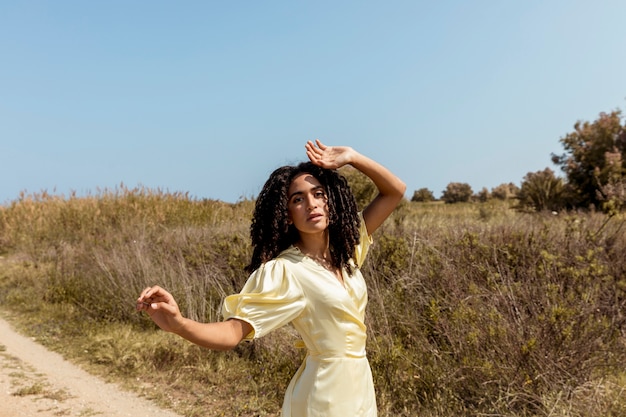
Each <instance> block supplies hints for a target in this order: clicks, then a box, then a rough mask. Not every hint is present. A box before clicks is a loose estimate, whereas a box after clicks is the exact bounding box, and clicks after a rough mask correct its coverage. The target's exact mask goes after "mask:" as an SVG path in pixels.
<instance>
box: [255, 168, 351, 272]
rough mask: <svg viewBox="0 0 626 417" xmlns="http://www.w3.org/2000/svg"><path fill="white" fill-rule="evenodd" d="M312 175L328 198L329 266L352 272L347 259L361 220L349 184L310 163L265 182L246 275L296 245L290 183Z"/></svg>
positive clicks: (279, 172)
mask: <svg viewBox="0 0 626 417" xmlns="http://www.w3.org/2000/svg"><path fill="white" fill-rule="evenodd" d="M304 173H306V174H310V175H313V176H314V177H315V178H317V180H318V181H319V182H320V183H321V184H322V186H323V187H324V189H325V190H326V194H327V196H328V212H329V225H328V234H329V240H330V255H331V261H332V265H333V266H334V267H336V268H344V267H345V268H346V269H347V271H348V273H349V274H352V273H353V272H354V270H353V267H352V266H351V264H350V263H349V260H350V259H351V258H353V257H354V250H355V247H356V246H357V245H358V244H359V227H360V220H359V216H358V212H357V205H356V201H355V198H354V195H353V194H352V190H351V189H350V186H349V185H348V181H347V180H346V179H345V178H344V177H343V176H342V175H341V174H339V173H338V172H337V171H335V170H330V169H325V168H321V167H319V166H317V165H315V164H313V163H311V162H302V163H301V164H299V165H297V166H284V167H281V168H278V169H276V170H275V171H274V172H273V173H272V174H271V175H270V177H269V179H268V180H267V181H266V182H265V185H264V186H263V189H262V190H261V193H260V194H259V196H258V198H257V200H256V204H255V207H254V215H253V217H252V224H251V225H250V239H251V243H252V249H253V250H252V260H251V261H250V264H249V265H248V266H247V267H246V268H245V270H246V271H247V272H249V273H251V272H253V271H254V270H256V269H257V268H258V267H260V266H261V264H263V263H265V262H267V261H269V260H271V259H273V258H275V257H276V256H278V254H279V253H280V252H282V251H283V250H285V249H287V248H288V247H289V246H290V245H293V244H294V243H296V242H297V241H298V239H299V234H298V230H297V229H296V228H295V226H294V225H293V224H290V222H289V217H288V209H287V203H288V200H289V197H288V191H289V186H290V185H291V181H292V180H293V179H294V178H295V177H297V176H298V175H300V174H304Z"/></svg>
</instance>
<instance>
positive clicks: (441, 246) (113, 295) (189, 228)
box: [0, 188, 626, 417]
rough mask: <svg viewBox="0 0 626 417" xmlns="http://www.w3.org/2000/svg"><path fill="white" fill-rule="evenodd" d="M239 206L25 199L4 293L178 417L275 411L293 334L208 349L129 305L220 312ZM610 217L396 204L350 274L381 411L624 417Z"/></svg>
mask: <svg viewBox="0 0 626 417" xmlns="http://www.w3.org/2000/svg"><path fill="white" fill-rule="evenodd" d="M251 210H252V202H250V201H242V202H241V203H238V204H225V203H221V202H216V201H204V200H203V201H195V200H190V199H189V198H188V197H187V196H186V195H180V194H174V195H170V194H165V193H162V192H159V191H151V190H145V189H134V190H128V189H124V188H121V189H118V190H115V191H105V192H102V193H100V194H98V195H96V196H92V197H83V198H77V197H75V196H70V198H60V197H55V196H50V195H47V194H45V193H44V194H41V195H31V196H26V195H23V196H21V197H20V199H18V200H17V201H16V202H14V203H12V204H11V205H9V206H7V207H4V208H1V209H0V254H4V256H5V257H6V259H5V261H6V260H7V259H11V262H4V263H3V264H2V268H1V270H0V290H1V292H0V300H1V301H2V304H3V305H4V306H6V308H8V309H10V310H11V311H13V312H16V313H19V314H14V316H13V317H14V320H17V321H21V322H22V324H23V325H24V327H25V328H27V329H28V331H30V332H32V333H33V334H34V335H36V336H37V337H38V338H39V339H40V340H43V342H44V343H46V344H47V345H49V346H51V347H53V348H55V349H56V350H59V351H63V352H64V353H65V354H66V355H67V356H70V357H73V358H74V360H77V361H82V362H89V364H90V366H92V367H93V368H94V371H95V372H99V373H100V374H103V375H106V376H107V377H109V378H115V379H119V380H126V381H128V385H129V386H136V385H137V379H138V378H139V379H140V380H141V385H140V386H139V389H140V390H141V392H142V393H143V394H144V395H146V396H148V397H150V398H155V399H157V400H159V401H160V402H161V403H162V404H165V405H169V406H174V405H175V406H176V407H177V409H178V410H183V411H184V413H185V414H186V415H188V416H198V415H210V416H218V415H222V414H220V413H223V410H224V405H225V404H226V405H228V410H229V411H228V415H230V416H275V415H278V410H279V408H280V402H281V398H282V392H284V389H285V387H286V385H287V383H288V381H289V379H290V377H291V375H292V374H293V372H294V371H295V369H296V368H297V366H298V365H299V362H300V360H301V355H302V353H301V352H299V351H298V350H297V349H295V348H294V347H293V345H292V343H293V341H294V336H293V334H292V333H291V331H290V329H284V331H279V332H276V333H274V334H272V335H270V336H268V337H267V338H264V339H262V340H259V341H257V342H255V343H253V344H242V345H241V346H240V347H238V348H237V349H236V350H235V351H232V352H227V353H217V352H209V351H206V350H203V349H200V348H198V347H196V346H193V345H191V344H189V343H187V342H185V341H182V340H180V339H178V338H176V337H174V336H171V335H168V334H165V333H163V332H160V331H156V330H155V328H154V325H153V324H151V323H150V322H149V321H148V320H147V319H146V318H145V317H144V316H141V315H138V314H136V313H135V312H134V299H135V298H136V296H137V294H138V292H139V290H140V289H141V288H143V287H144V286H146V285H150V284H153V283H159V284H162V285H164V286H166V287H167V288H169V289H170V290H171V291H172V292H173V293H174V294H175V295H176V297H177V299H178V301H179V304H180V305H181V308H182V309H183V312H184V313H185V314H186V315H188V316H190V317H193V318H197V319H200V320H216V319H219V315H218V311H219V306H220V304H221V300H222V298H223V297H224V295H226V294H228V293H231V292H233V291H237V290H238V289H239V288H240V287H241V285H242V283H243V282H244V280H245V278H246V277H245V276H244V274H243V273H242V272H241V270H242V267H243V266H244V265H245V263H246V262H247V260H248V258H249V247H248V243H247V231H248V225H249V216H250V214H251ZM624 222H625V220H624V217H620V216H615V217H612V218H608V217H606V216H604V215H602V214H598V213H588V214H582V213H561V214H559V215H556V216H555V215H552V214H550V213H546V214H542V213H538V214H532V215H531V214H522V213H517V212H515V211H514V210H511V209H510V208H509V206H508V205H507V204H506V203H504V202H494V201H490V202H487V203H482V204H464V205H444V204H441V203H429V204H416V203H409V202H405V203H404V204H403V205H402V206H401V207H400V208H399V209H398V210H397V212H396V213H395V214H394V216H393V217H392V218H391V219H389V220H388V221H387V223H386V224H385V225H384V227H383V229H382V230H381V231H380V232H378V233H377V235H376V236H375V240H376V244H375V246H374V247H373V249H372V251H371V255H370V258H369V260H368V263H367V265H366V266H365V271H364V274H365V276H366V278H367V280H368V285H369V289H370V303H369V307H368V316H367V324H368V329H369V330H368V331H369V345H368V352H369V357H370V359H371V363H372V368H373V373H374V376H375V383H376V387H377V392H378V402H379V407H380V410H381V411H380V415H381V416H382V417H384V416H415V415H420V416H430V417H435V416H438V417H444V416H463V415H467V416H514V417H527V416H568V417H569V416H581V417H582V416H597V415H602V416H620V415H624V413H625V410H626V397H625V396H624V388H625V387H626V380H625V376H624V375H626V374H625V373H624V370H623V365H622V364H623V363H624V359H626V346H625V344H624V341H625V339H624V330H625V322H624V315H623V311H624V303H625V302H626V297H625V295H626V292H625V291H626V259H625V257H624V256H623V254H624V253H626V238H625V235H626V234H625V233H624V227H623V225H624ZM25 313H27V314H25ZM71 346H74V347H75V350H73V351H72V350H70V347H71ZM85 352H87V353H88V354H85Z"/></svg>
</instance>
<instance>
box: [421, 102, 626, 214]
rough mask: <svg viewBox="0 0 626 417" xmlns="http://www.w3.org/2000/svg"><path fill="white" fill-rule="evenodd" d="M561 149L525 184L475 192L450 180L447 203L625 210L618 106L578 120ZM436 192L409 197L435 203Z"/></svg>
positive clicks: (625, 162)
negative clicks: (498, 202)
mask: <svg viewBox="0 0 626 417" xmlns="http://www.w3.org/2000/svg"><path fill="white" fill-rule="evenodd" d="M560 143H561V145H562V146H563V153H561V154H554V153H553V154H552V155H551V159H552V163H553V164H554V165H556V166H558V167H560V170H561V171H562V173H563V175H562V176H557V174H556V173H555V172H554V171H553V170H552V169H550V168H545V169H544V170H542V171H537V172H529V173H527V174H526V175H525V176H524V178H523V180H522V182H521V185H520V186H519V187H518V186H517V185H515V184H513V183H505V184H501V185H498V186H497V187H494V188H493V189H491V191H490V190H488V189H487V188H486V187H485V188H483V189H482V190H480V191H479V192H476V193H475V192H474V191H473V190H472V187H471V186H470V185H469V184H467V183H462V182H451V183H449V184H448V185H447V186H446V189H445V190H443V193H442V196H441V200H442V201H443V202H445V203H450V204H451V203H459V202H469V201H479V202H484V201H487V200H489V199H500V200H508V199H515V200H517V207H518V208H519V209H521V210H534V211H543V210H552V211H559V210H570V209H591V210H601V211H603V212H607V213H615V212H618V211H620V210H623V209H625V208H626V122H623V120H622V112H621V110H619V109H617V110H614V111H612V112H610V113H604V112H603V113H600V115H599V117H598V118H597V119H596V120H595V121H593V122H588V121H585V122H583V121H578V122H576V123H575V124H574V131H573V132H570V133H568V134H567V135H565V136H564V137H562V138H561V139H560ZM435 200H436V198H435V196H434V195H433V193H432V191H430V190H429V189H427V188H420V189H418V190H416V191H415V192H414V193H413V197H412V198H411V201H419V202H428V201H435Z"/></svg>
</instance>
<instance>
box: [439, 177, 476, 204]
mask: <svg viewBox="0 0 626 417" xmlns="http://www.w3.org/2000/svg"><path fill="white" fill-rule="evenodd" d="M472 194H474V192H473V191H472V187H471V186H470V185H469V184H467V183H460V182H451V183H450V184H448V185H447V186H446V189H445V190H444V191H443V194H442V195H441V199H442V200H443V201H444V202H445V203H447V204H452V203H465V202H468V201H469V199H470V198H471V197H472Z"/></svg>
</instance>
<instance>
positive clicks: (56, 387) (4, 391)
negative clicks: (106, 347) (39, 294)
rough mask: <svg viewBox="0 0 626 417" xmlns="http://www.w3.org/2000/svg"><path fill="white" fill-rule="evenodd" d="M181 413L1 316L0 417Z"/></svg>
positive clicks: (156, 416)
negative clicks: (78, 362) (91, 369)
mask: <svg viewBox="0 0 626 417" xmlns="http://www.w3.org/2000/svg"><path fill="white" fill-rule="evenodd" d="M17 416H19V417H58V416H83V417H86V416H106V417H126V416H129V417H130V416H132V417H144V416H145V417H180V416H179V415H178V414H175V413H173V412H171V411H166V410H162V409H159V408H158V407H157V406H155V405H154V404H153V403H151V402H149V401H147V400H145V399H143V398H140V397H137V396H136V395H133V394H130V393H128V392H126V391H123V390H121V389H120V388H118V387H117V386H115V385H113V384H109V383H106V382H104V381H102V380H100V379H98V378H97V377H94V376H92V375H90V374H88V373H87V372H85V371H83V370H82V369H80V368H78V367H77V366H75V365H73V364H71V363H70V362H68V361H66V360H65V359H63V358H62V357H61V356H60V355H59V354H57V353H54V352H50V351H48V350H46V349H45V348H44V347H43V346H41V345H39V344H37V343H36V342H34V341H33V340H31V339H29V338H27V337H24V336H22V335H20V334H18V333H16V332H15V331H14V330H13V328H12V327H11V326H10V325H9V324H8V323H7V322H6V321H4V320H2V319H1V318H0V417H17Z"/></svg>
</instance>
